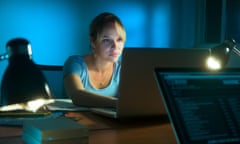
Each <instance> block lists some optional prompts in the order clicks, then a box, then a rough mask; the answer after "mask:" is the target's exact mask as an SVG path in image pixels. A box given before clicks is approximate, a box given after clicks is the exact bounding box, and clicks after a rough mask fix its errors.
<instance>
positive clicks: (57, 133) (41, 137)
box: [22, 117, 88, 144]
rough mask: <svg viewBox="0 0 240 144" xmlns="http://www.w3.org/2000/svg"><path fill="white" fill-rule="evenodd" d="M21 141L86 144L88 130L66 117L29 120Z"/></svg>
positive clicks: (50, 143) (25, 123)
mask: <svg viewBox="0 0 240 144" xmlns="http://www.w3.org/2000/svg"><path fill="white" fill-rule="evenodd" d="M22 139H23V141H24V142H25V143H26V144H87V143H88V128H87V127H86V126H83V125H81V124H80V123H77V122H75V121H73V120H71V119H69V118H66V117H58V118H52V119H45V120H29V121H25V122H24V123H23V131H22Z"/></svg>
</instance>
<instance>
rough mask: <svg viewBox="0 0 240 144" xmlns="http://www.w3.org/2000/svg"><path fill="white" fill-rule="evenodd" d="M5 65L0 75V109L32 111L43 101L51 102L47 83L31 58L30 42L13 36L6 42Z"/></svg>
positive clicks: (0, 58)
mask: <svg viewBox="0 0 240 144" xmlns="http://www.w3.org/2000/svg"><path fill="white" fill-rule="evenodd" d="M6 50H7V53H5V54H3V55H1V56H0V60H4V59H8V60H9V65H8V66H7V68H6V70H5V73H4V75H3V77H2V83H1V97H0V106H1V107H0V111H12V110H18V109H21V110H26V111H32V112H36V111H37V110H38V109H39V108H41V106H43V105H44V104H46V103H50V102H53V100H52V99H51V91H50V89H49V86H48V83H47V81H46V79H45V77H44V75H43V74H42V72H41V71H40V69H38V68H37V66H36V65H35V63H34V62H33V60H32V49H31V45H30V43H29V42H28V41H27V40H26V39H24V38H14V39H12V40H10V41H9V42H8V43H7V44H6Z"/></svg>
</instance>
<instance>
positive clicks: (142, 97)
mask: <svg viewBox="0 0 240 144" xmlns="http://www.w3.org/2000/svg"><path fill="white" fill-rule="evenodd" d="M208 55H209V51H208V49H197V48H196V49H179V48H125V49H124V51H123V54H122V61H121V63H122V66H121V76H120V86H119V99H118V104H117V110H114V111H112V110H110V111H109V110H108V109H103V108H93V109H92V111H93V112H95V113H98V114H103V115H106V116H109V117H113V118H126V117H143V116H144V117H146V116H159V115H163V114H166V111H165V108H164V106H163V104H160V101H161V97H160V95H159V92H158V88H157V85H156V82H155V80H154V75H153V71H154V68H155V67H202V66H204V65H205V64H204V63H203V59H205V58H206V56H208Z"/></svg>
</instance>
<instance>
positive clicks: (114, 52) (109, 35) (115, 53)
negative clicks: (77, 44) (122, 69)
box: [92, 24, 125, 62]
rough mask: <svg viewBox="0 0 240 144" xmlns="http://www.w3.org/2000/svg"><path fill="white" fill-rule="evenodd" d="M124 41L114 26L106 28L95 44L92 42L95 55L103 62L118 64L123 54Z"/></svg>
mask: <svg viewBox="0 0 240 144" xmlns="http://www.w3.org/2000/svg"><path fill="white" fill-rule="evenodd" d="M124 43H125V42H124V40H123V38H122V37H121V36H120V34H119V33H118V32H117V30H116V28H115V27H114V25H112V24H110V25H108V26H106V27H105V28H104V29H103V31H102V33H101V34H100V35H99V37H98V39H97V40H96V41H95V42H92V47H93V49H94V54H95V55H96V56H97V57H98V58H101V59H103V60H106V61H112V62H116V61H117V60H118V58H119V56H120V55H121V54H122V51H123V47H124Z"/></svg>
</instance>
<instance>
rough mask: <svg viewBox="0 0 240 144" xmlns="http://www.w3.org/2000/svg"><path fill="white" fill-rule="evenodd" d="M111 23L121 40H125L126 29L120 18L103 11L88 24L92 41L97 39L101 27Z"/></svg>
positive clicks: (101, 29)
mask: <svg viewBox="0 0 240 144" xmlns="http://www.w3.org/2000/svg"><path fill="white" fill-rule="evenodd" d="M109 23H110V24H111V23H112V24H113V25H114V27H115V28H116V30H117V32H118V34H119V35H120V37H121V38H122V40H123V41H124V42H125V41H126V31H125V28H124V26H123V24H122V22H121V20H120V19H119V18H118V17H117V16H116V15H114V14H112V13H108V12H104V13H101V14H99V15H98V16H96V17H95V18H94V19H93V21H92V23H91V24H90V32H89V33H90V37H91V39H92V40H93V41H96V40H98V38H99V36H100V34H101V33H102V31H103V29H104V28H105V27H106V25H108V24H109Z"/></svg>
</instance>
